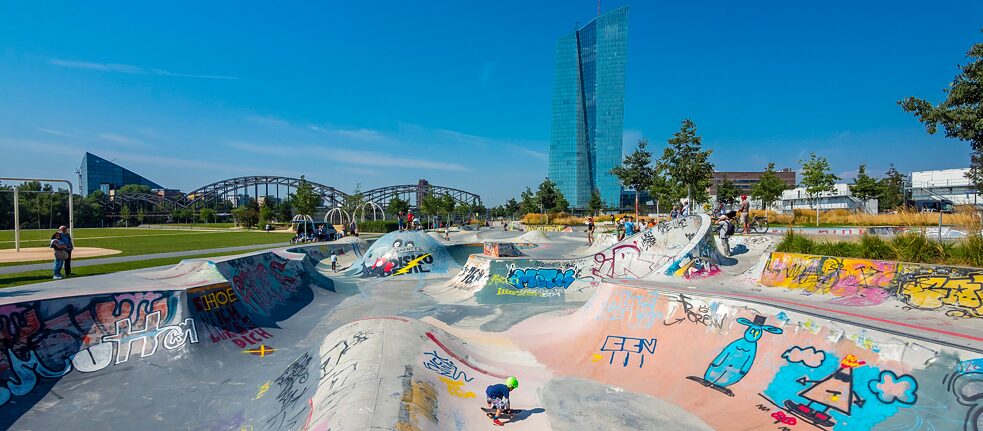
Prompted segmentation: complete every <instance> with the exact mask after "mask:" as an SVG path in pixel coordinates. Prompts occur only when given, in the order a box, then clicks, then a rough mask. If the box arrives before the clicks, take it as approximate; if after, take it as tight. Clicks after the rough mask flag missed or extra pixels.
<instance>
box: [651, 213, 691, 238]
mask: <svg viewBox="0 0 983 431" xmlns="http://www.w3.org/2000/svg"><path fill="white" fill-rule="evenodd" d="M688 220H689V219H687V218H686V217H680V218H675V219H672V220H666V221H661V222H659V224H657V225H655V229H656V230H658V231H659V233H660V234H663V235H665V234H666V233H667V232H669V231H671V230H673V229H683V228H685V227H686V226H688V225H689V221H688Z"/></svg>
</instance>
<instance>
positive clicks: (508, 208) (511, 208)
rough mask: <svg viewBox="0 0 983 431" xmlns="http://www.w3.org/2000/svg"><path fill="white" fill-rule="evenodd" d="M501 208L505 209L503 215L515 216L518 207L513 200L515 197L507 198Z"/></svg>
mask: <svg viewBox="0 0 983 431" xmlns="http://www.w3.org/2000/svg"><path fill="white" fill-rule="evenodd" d="M526 190H529V189H526ZM530 193H531V192H530ZM502 209H504V210H505V214H504V215H505V216H507V217H515V215H516V214H517V213H518V212H519V209H520V207H519V203H518V202H516V201H515V198H509V200H507V201H505V206H504V208H502Z"/></svg>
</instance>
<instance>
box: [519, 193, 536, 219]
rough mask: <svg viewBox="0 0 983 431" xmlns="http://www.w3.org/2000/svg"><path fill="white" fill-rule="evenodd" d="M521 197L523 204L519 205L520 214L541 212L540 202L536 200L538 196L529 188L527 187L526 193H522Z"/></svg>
mask: <svg viewBox="0 0 983 431" xmlns="http://www.w3.org/2000/svg"><path fill="white" fill-rule="evenodd" d="M519 197H520V198H521V199H522V201H521V202H522V203H520V204H519V214H522V215H525V214H529V213H537V212H539V200H537V199H536V195H535V194H534V193H533V192H532V190H530V189H529V187H526V191H524V192H522V194H521V195H520V196H519Z"/></svg>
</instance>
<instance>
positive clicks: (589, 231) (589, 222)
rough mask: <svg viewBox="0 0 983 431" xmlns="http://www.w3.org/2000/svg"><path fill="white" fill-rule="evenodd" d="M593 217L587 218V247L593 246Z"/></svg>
mask: <svg viewBox="0 0 983 431" xmlns="http://www.w3.org/2000/svg"><path fill="white" fill-rule="evenodd" d="M594 229H595V227H594V217H587V245H594Z"/></svg>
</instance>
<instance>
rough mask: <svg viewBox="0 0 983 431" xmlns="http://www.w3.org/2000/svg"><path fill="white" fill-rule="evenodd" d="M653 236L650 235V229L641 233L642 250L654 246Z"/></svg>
mask: <svg viewBox="0 0 983 431" xmlns="http://www.w3.org/2000/svg"><path fill="white" fill-rule="evenodd" d="M655 242H656V240H655V235H653V234H652V229H646V230H645V232H642V248H643V249H645V250H648V249H650V248H652V247H654V246H655Z"/></svg>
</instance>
